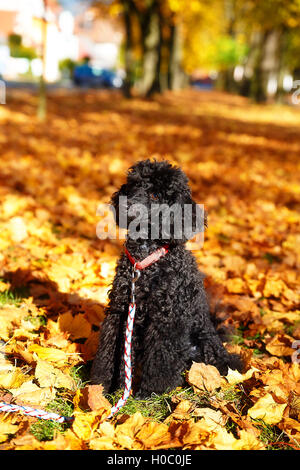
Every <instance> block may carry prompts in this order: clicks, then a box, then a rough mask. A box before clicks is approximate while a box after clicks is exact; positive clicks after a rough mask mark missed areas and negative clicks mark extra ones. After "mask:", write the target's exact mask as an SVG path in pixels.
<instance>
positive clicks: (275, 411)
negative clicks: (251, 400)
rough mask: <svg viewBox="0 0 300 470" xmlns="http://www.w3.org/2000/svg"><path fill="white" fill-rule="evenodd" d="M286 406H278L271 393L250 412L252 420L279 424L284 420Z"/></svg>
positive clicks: (260, 400) (261, 399)
mask: <svg viewBox="0 0 300 470" xmlns="http://www.w3.org/2000/svg"><path fill="white" fill-rule="evenodd" d="M286 406H287V405H286V404H278V403H276V402H275V400H274V399H273V397H272V395H271V394H270V393H267V394H266V395H265V396H263V397H262V398H259V400H258V401H257V402H256V403H255V405H254V406H252V408H250V409H249V410H248V416H250V418H252V419H262V420H263V421H264V422H265V423H266V424H277V423H279V422H280V421H281V420H282V416H283V412H284V410H285V408H286Z"/></svg>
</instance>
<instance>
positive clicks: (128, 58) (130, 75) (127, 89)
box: [123, 0, 134, 98]
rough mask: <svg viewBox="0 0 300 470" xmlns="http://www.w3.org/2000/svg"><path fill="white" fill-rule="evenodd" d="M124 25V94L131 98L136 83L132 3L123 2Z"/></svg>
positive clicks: (124, 0) (126, 0) (128, 1)
mask: <svg viewBox="0 0 300 470" xmlns="http://www.w3.org/2000/svg"><path fill="white" fill-rule="evenodd" d="M123 7H124V24H125V72H126V77H125V80H124V85H123V94H124V96H125V97H126V98H131V96H132V94H131V88H132V86H133V83H134V58H133V34H132V15H133V10H132V2H131V1H130V0H123Z"/></svg>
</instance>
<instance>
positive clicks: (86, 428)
mask: <svg viewBox="0 0 300 470" xmlns="http://www.w3.org/2000/svg"><path fill="white" fill-rule="evenodd" d="M74 418H75V419H74V421H73V425H72V428H73V431H74V433H75V434H76V436H77V437H79V438H80V439H82V440H83V441H87V440H89V439H90V438H91V436H92V433H93V431H94V429H95V428H96V427H97V424H98V422H99V420H100V418H101V417H100V415H99V413H97V412H96V411H91V412H90V413H84V412H82V411H75V412H74Z"/></svg>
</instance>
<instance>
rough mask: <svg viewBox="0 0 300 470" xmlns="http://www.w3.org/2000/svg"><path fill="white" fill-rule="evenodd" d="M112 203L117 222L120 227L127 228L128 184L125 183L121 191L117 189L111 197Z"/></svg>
mask: <svg viewBox="0 0 300 470" xmlns="http://www.w3.org/2000/svg"><path fill="white" fill-rule="evenodd" d="M111 205H112V208H113V213H114V217H115V221H116V224H117V225H118V226H119V227H120V228H125V229H127V226H128V222H127V210H128V207H127V197H126V184H123V185H122V186H121V188H120V189H119V191H116V192H115V193H114V194H113V195H112V198H111Z"/></svg>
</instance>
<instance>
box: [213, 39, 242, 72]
mask: <svg viewBox="0 0 300 470" xmlns="http://www.w3.org/2000/svg"><path fill="white" fill-rule="evenodd" d="M248 49H249V48H248V46H247V45H246V44H244V43H243V42H241V41H238V40H237V39H235V38H233V37H231V36H228V35H226V36H222V37H220V38H219V39H218V40H217V41H216V46H215V59H214V61H215V64H216V68H218V69H224V68H231V67H234V66H235V65H238V64H241V63H242V62H243V60H244V59H245V57H246V55H247V52H248Z"/></svg>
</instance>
